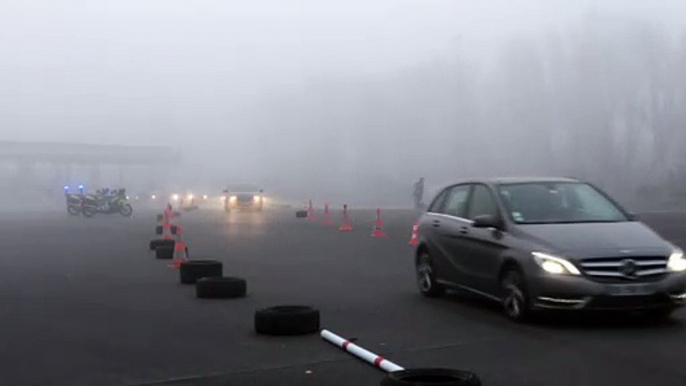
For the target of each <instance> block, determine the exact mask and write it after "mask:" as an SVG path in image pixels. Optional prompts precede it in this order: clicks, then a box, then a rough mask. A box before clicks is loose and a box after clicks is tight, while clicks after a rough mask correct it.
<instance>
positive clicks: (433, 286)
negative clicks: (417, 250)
mask: <svg viewBox="0 0 686 386" xmlns="http://www.w3.org/2000/svg"><path fill="white" fill-rule="evenodd" d="M415 272H416V275H417V287H418V288H419V293H421V294H422V295H424V296H426V297H429V298H437V297H441V296H443V295H444V294H445V287H443V286H442V285H441V284H440V283H438V282H437V281H436V272H435V271H434V266H433V263H432V261H431V257H430V256H429V253H428V252H427V251H426V250H424V251H422V252H421V254H420V255H419V257H418V258H417V263H416V264H415Z"/></svg>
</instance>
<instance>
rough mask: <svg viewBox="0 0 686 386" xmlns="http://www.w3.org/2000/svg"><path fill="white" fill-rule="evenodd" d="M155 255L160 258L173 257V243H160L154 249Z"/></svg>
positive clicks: (168, 258)
mask: <svg viewBox="0 0 686 386" xmlns="http://www.w3.org/2000/svg"><path fill="white" fill-rule="evenodd" d="M155 257H156V258H158V259H160V260H171V259H173V258H174V245H173V244H172V245H161V246H159V247H157V249H155Z"/></svg>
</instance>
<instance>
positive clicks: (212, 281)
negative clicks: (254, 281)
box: [195, 277, 248, 299]
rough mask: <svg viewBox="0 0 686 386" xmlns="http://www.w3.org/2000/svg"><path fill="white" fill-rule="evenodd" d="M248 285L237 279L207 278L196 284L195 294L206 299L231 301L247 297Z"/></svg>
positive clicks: (199, 280) (243, 280)
mask: <svg viewBox="0 0 686 386" xmlns="http://www.w3.org/2000/svg"><path fill="white" fill-rule="evenodd" d="M247 289H248V285H247V283H246V282H245V279H241V278H237V277H205V278H202V279H198V281H197V282H196V283H195V294H196V296H197V297H199V298H205V299H229V298H242V297H244V296H245V294H246V292H247Z"/></svg>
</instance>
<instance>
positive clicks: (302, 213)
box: [295, 210, 307, 218]
mask: <svg viewBox="0 0 686 386" xmlns="http://www.w3.org/2000/svg"><path fill="white" fill-rule="evenodd" d="M295 217H297V218H305V217H307V211H306V210H299V211H297V212H295Z"/></svg>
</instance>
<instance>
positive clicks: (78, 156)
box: [0, 141, 180, 166]
mask: <svg viewBox="0 0 686 386" xmlns="http://www.w3.org/2000/svg"><path fill="white" fill-rule="evenodd" d="M179 158H180V154H179V153H178V152H176V151H174V150H173V149H171V148H168V147H164V146H120V145H90V144H76V143H60V142H17V141H0V161H14V162H44V163H53V164H76V165H120V166H124V165H129V166H130V165H138V166H152V165H169V164H175V163H177V162H178V161H179Z"/></svg>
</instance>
